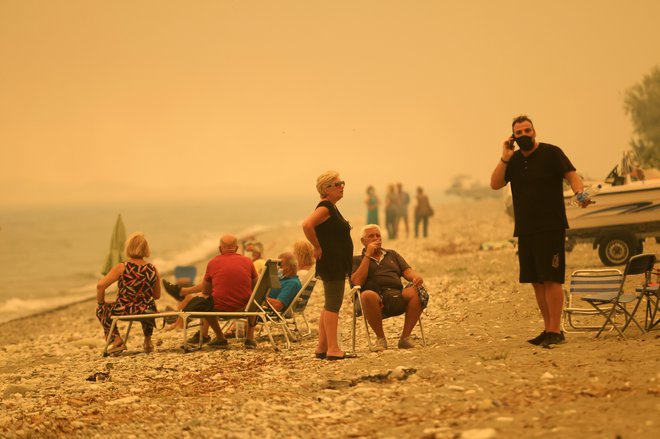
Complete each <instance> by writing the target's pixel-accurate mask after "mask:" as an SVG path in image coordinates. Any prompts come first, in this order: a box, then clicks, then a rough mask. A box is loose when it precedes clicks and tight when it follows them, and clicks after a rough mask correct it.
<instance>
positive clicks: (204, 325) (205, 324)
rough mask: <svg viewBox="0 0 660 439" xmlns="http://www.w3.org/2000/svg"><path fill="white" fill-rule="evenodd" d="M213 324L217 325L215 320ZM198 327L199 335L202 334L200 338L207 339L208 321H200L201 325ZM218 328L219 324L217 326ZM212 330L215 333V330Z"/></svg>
mask: <svg viewBox="0 0 660 439" xmlns="http://www.w3.org/2000/svg"><path fill="white" fill-rule="evenodd" d="M215 323H216V324H217V323H218V321H217V320H215ZM200 326H201V327H202V329H201V331H200V333H201V334H202V336H203V337H208V335H209V319H202V323H201V325H200ZM218 327H220V325H219V324H218ZM213 330H214V331H215V329H213Z"/></svg>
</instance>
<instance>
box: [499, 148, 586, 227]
mask: <svg viewBox="0 0 660 439" xmlns="http://www.w3.org/2000/svg"><path fill="white" fill-rule="evenodd" d="M569 171H575V167H574V166H573V164H572V163H571V161H570V160H569V159H568V157H566V155H565V154H564V152H563V151H562V150H561V149H560V148H559V147H557V146H554V145H550V144H548V143H539V146H538V148H537V149H536V150H535V151H534V152H533V153H532V154H531V155H530V156H529V157H525V156H523V155H522V152H520V150H517V151H516V152H515V153H514V154H513V156H512V157H511V160H510V161H509V164H508V165H507V168H506V173H505V175H504V179H505V180H506V181H507V182H511V193H512V195H513V210H514V216H515V220H516V225H515V228H514V231H513V236H520V235H528V234H530V233H536V232H543V231H547V230H561V229H567V228H568V220H567V219H566V208H565V207H564V189H563V185H562V182H563V179H564V174H566V173H567V172H569Z"/></svg>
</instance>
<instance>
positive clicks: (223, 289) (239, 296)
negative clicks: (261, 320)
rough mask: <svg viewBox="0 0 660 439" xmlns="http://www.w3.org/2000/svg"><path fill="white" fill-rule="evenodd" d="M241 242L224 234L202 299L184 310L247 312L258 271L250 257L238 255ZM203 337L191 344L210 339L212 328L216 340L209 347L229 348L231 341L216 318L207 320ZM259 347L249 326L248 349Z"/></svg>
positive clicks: (196, 337) (207, 274)
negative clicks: (246, 307) (245, 310)
mask: <svg viewBox="0 0 660 439" xmlns="http://www.w3.org/2000/svg"><path fill="white" fill-rule="evenodd" d="M237 251H238V241H237V239H236V237H235V236H233V235H224V236H222V237H221V238H220V254H219V255H218V256H216V257H214V258H213V259H211V260H210V261H209V263H208V265H207V266H206V273H205V274H204V281H203V282H202V294H203V295H202V296H201V297H195V298H193V299H192V300H191V301H190V302H189V303H188V305H186V307H185V308H184V311H203V312H205V311H226V312H232V311H242V310H244V309H245V306H246V305H247V303H248V301H249V300H250V296H252V290H253V288H254V285H255V284H256V282H257V278H258V276H257V271H256V270H255V269H254V265H253V264H252V261H251V260H250V258H248V257H246V256H242V255H240V254H238V253H237ZM186 293H188V294H194V291H189V292H184V291H183V290H182V291H181V294H183V295H185V294H186ZM204 321H205V323H206V324H203V325H202V331H201V334H200V333H199V332H198V333H197V334H195V336H193V338H192V339H190V340H188V341H189V342H190V343H197V342H199V337H200V336H203V337H204V339H206V338H207V337H208V328H209V325H210V326H211V328H212V329H213V332H215V335H216V338H215V339H214V340H213V341H211V342H210V343H209V346H216V347H226V346H227V345H228V343H227V339H226V338H225V336H224V334H223V333H222V329H220V324H219V323H218V319H217V318H216V317H211V318H205V319H204ZM256 346H257V343H256V341H255V340H254V326H252V325H248V330H247V337H246V339H245V347H246V348H248V349H254V348H255V347H256Z"/></svg>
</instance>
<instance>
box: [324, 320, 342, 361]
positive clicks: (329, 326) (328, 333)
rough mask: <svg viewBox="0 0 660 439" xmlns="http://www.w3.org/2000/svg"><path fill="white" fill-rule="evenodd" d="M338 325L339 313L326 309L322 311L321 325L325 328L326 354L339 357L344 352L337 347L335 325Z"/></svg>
mask: <svg viewBox="0 0 660 439" xmlns="http://www.w3.org/2000/svg"><path fill="white" fill-rule="evenodd" d="M338 326H339V313H336V312H332V311H328V310H327V309H326V310H324V312H323V327H324V330H325V339H326V341H327V343H328V350H327V351H326V353H327V355H328V356H332V357H341V356H343V355H344V353H343V352H342V351H341V349H339V344H338V343H337V327H338Z"/></svg>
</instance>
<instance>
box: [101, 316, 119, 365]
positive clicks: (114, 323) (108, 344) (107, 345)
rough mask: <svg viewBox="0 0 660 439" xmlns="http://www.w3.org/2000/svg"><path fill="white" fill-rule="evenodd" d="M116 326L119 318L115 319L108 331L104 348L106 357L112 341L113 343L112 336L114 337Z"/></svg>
mask: <svg viewBox="0 0 660 439" xmlns="http://www.w3.org/2000/svg"><path fill="white" fill-rule="evenodd" d="M115 327H117V320H116V319H113V320H112V324H111V325H110V332H108V336H107V337H106V339H105V348H104V349H103V356H104V357H107V356H108V347H109V346H110V343H112V340H111V337H112V332H113V331H114V330H115Z"/></svg>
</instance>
